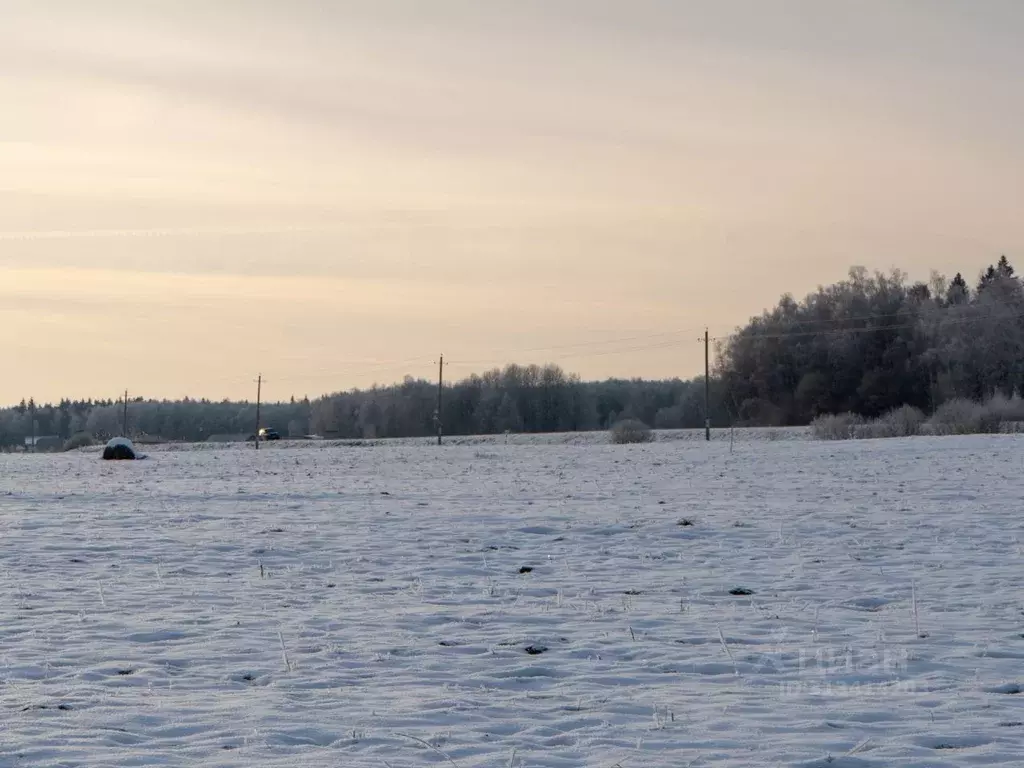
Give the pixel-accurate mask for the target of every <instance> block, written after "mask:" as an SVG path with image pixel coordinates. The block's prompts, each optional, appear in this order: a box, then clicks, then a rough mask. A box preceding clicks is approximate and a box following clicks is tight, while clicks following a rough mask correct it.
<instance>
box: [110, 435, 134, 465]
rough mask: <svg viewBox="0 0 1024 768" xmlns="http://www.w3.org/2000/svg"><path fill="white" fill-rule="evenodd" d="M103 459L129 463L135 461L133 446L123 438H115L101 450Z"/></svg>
mask: <svg viewBox="0 0 1024 768" xmlns="http://www.w3.org/2000/svg"><path fill="white" fill-rule="evenodd" d="M103 458H104V459H105V460H107V461H131V460H133V459H135V446H134V445H132V441H131V440H129V439H128V438H125V437H115V438H114V439H113V440H111V441H110V442H109V443H107V445H106V447H105V448H104V449H103Z"/></svg>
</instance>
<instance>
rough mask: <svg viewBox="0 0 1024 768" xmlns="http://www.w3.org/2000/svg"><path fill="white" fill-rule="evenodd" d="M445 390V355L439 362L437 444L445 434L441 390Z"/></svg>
mask: <svg viewBox="0 0 1024 768" xmlns="http://www.w3.org/2000/svg"><path fill="white" fill-rule="evenodd" d="M443 390H444V355H441V359H440V361H439V362H438V364H437V411H436V412H435V414H434V420H435V421H436V422H437V444H438V445H441V436H442V435H443V434H444V425H443V424H442V422H441V392H442V391H443Z"/></svg>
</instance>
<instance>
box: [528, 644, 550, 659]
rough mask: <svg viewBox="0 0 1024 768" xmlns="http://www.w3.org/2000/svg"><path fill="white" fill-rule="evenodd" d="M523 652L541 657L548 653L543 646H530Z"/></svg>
mask: <svg viewBox="0 0 1024 768" xmlns="http://www.w3.org/2000/svg"><path fill="white" fill-rule="evenodd" d="M523 650H524V651H526V652H527V653H528V654H530V655H531V656H539V655H540V654H542V653H544V652H545V651H547V648H546V647H545V646H543V645H528V646H526V647H525V648H524V649H523Z"/></svg>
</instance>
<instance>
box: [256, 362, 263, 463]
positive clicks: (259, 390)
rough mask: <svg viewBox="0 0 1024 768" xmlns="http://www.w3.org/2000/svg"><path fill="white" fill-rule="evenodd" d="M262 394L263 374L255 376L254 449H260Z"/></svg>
mask: <svg viewBox="0 0 1024 768" xmlns="http://www.w3.org/2000/svg"><path fill="white" fill-rule="evenodd" d="M262 396H263V374H262V373H261V374H260V375H259V376H257V377H256V450H257V451H258V450H259V449H260V399H261V397H262Z"/></svg>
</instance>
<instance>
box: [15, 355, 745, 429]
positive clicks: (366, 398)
mask: <svg viewBox="0 0 1024 768" xmlns="http://www.w3.org/2000/svg"><path fill="white" fill-rule="evenodd" d="M703 393H704V390H703V382H702V381H700V382H698V381H690V382H687V381H678V380H673V381H641V380H631V381H626V380H621V381H620V380H611V381H603V382H582V381H580V379H579V377H578V376H572V375H567V374H566V373H564V372H563V371H562V370H561V369H560V368H558V367H557V366H554V365H546V366H537V365H525V366H524V365H509V366H507V367H505V368H504V369H503V370H495V371H490V372H488V373H485V374H483V375H480V376H475V375H474V376H471V377H470V378H468V379H465V380H463V381H458V382H455V383H453V384H449V385H446V386H445V388H444V394H443V397H442V407H441V412H442V420H443V424H444V431H445V433H446V434H452V435H466V434H493V433H499V434H500V433H503V432H505V431H506V430H509V431H512V432H558V431H582V430H594V429H605V428H607V427H609V426H610V425H611V424H613V423H614V422H615V421H616V420H618V419H619V418H620V417H623V418H625V417H635V418H639V419H641V420H643V421H645V422H646V423H648V424H652V425H655V426H658V427H663V428H676V427H693V426H698V425H700V424H703V419H704V416H703V413H704V399H703V398H704V394H703ZM436 406H437V385H436V384H435V383H432V382H428V381H424V380H416V379H412V378H408V377H407V378H406V379H405V381H404V382H402V383H401V384H396V385H393V386H387V387H375V388H372V389H364V390H352V391H349V392H343V393H338V394H333V395H327V396H324V397H321V398H319V399H317V400H314V401H309V400H306V399H303V400H295V401H292V402H289V403H272V404H264V405H263V407H262V410H261V426H265V427H272V428H274V429H276V430H277V431H278V432H280V434H281V435H282V436H291V437H303V436H306V435H309V434H315V435H320V436H324V437H333V438H375V437H416V436H426V435H433V434H436V432H437V428H436V426H435V421H434V414H435V411H436ZM122 411H123V406H122V404H121V403H117V402H113V401H71V400H66V401H62V402H60V403H57V404H55V405H54V404H46V405H36V404H35V403H33V402H32V401H27V402H23V403H21V404H19V405H18V406H17V407H14V408H8V409H4V410H0V447H6V448H12V447H15V446H20V445H23V444H24V441H25V438H26V437H29V436H30V435H32V433H33V432H32V423H33V420H34V421H35V424H36V426H35V434H36V435H37V436H38V435H54V436H59V437H62V438H65V439H66V438H69V437H70V436H71V435H74V434H77V433H81V432H88V433H90V434H91V435H93V436H94V437H95V438H97V439H100V440H102V439H106V438H109V437H113V436H115V435H119V434H121V419H122ZM721 417H722V418H724V417H725V414H724V413H723V414H721ZM255 429H256V406H255V404H254V403H237V402H210V401H207V400H190V399H186V400H181V401H174V402H169V401H151V400H142V399H137V400H134V401H129V404H128V432H129V435H130V436H140V435H149V436H154V437H155V436H158V437H160V438H162V439H164V440H187V441H203V440H207V439H209V438H210V437H211V436H228V435H236V436H248V435H251V434H253V433H254V432H255Z"/></svg>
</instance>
